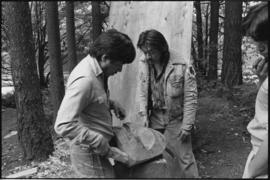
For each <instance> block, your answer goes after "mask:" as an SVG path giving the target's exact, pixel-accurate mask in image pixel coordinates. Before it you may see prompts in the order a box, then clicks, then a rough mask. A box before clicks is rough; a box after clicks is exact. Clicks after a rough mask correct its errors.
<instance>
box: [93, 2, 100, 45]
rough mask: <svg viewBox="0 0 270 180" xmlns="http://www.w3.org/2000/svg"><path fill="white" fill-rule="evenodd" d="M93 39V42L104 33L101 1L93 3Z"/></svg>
mask: <svg viewBox="0 0 270 180" xmlns="http://www.w3.org/2000/svg"><path fill="white" fill-rule="evenodd" d="M92 25H93V29H92V39H93V41H95V40H96V38H97V37H98V36H99V35H100V34H101V32H102V16H101V13H100V1H92Z"/></svg>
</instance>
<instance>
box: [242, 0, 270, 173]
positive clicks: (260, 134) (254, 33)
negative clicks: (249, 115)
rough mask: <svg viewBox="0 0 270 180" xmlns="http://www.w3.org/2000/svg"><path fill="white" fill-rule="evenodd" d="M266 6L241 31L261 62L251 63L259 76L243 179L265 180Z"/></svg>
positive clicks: (254, 9) (250, 14) (260, 6)
mask: <svg viewBox="0 0 270 180" xmlns="http://www.w3.org/2000/svg"><path fill="white" fill-rule="evenodd" d="M267 4H268V3H267V2H263V3H260V4H257V5H255V6H253V7H252V8H251V9H250V10H249V12H248V14H247V16H246V17H245V18H244V21H243V31H244V33H245V34H246V35H247V36H251V38H252V39H253V40H255V42H256V45H257V47H258V51H259V53H260V54H261V55H262V56H263V57H264V59H260V60H257V61H256V62H255V63H254V68H255V72H256V73H257V74H258V76H259V91H258V94H257V97H256V105H255V116H254V119H252V120H251V121H250V122H249V124H248V126H247V129H248V132H249V133H250V134H251V144H252V150H251V152H250V154H249V156H248V158H247V162H246V165H245V170H244V174H243V178H268V61H269V58H268V40H269V21H268V7H267Z"/></svg>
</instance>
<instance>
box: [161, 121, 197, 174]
mask: <svg viewBox="0 0 270 180" xmlns="http://www.w3.org/2000/svg"><path fill="white" fill-rule="evenodd" d="M181 125H182V122H179V121H174V122H170V123H169V124H168V125H167V127H166V128H165V132H164V135H165V138H166V140H167V142H168V145H167V146H168V147H169V148H170V149H172V150H173V151H174V152H175V154H176V155H177V157H178V162H179V166H180V170H179V171H181V174H182V175H181V176H182V177H179V178H198V177H199V173H198V167H197V164H196V161H195V157H194V154H193V152H192V143H191V136H189V137H188V139H187V141H185V142H181V141H179V140H178V139H177V136H178V134H179V131H180V128H181Z"/></svg>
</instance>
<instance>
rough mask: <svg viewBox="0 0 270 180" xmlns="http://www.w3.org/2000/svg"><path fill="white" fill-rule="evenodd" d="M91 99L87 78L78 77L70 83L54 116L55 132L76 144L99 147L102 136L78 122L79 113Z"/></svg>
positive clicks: (89, 84)
mask: <svg viewBox="0 0 270 180" xmlns="http://www.w3.org/2000/svg"><path fill="white" fill-rule="evenodd" d="M93 100H94V97H93V84H92V82H91V80H90V79H89V78H86V77H80V78H77V79H76V80H74V81H73V82H72V83H70V84H69V85H68V86H67V88H66V92H65V96H64V98H63V100H62V103H61V105H60V108H59V110H58V114H57V117H56V121H55V125H54V129H55V131H56V133H57V134H59V135H60V136H63V137H66V138H68V139H70V140H71V141H72V142H74V143H76V144H87V145H90V147H93V148H97V147H99V146H100V144H102V143H101V142H102V141H104V138H103V136H102V135H101V134H99V133H97V132H94V131H92V130H90V129H89V128H87V127H84V126H82V125H81V123H79V118H80V113H81V112H82V111H83V109H84V108H85V107H86V106H87V105H88V104H89V103H91V101H93Z"/></svg>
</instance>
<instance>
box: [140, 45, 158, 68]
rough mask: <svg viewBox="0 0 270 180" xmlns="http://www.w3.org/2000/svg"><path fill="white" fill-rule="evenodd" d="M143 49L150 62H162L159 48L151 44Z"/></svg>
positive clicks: (146, 58)
mask: <svg viewBox="0 0 270 180" xmlns="http://www.w3.org/2000/svg"><path fill="white" fill-rule="evenodd" d="M141 50H142V52H143V53H144V56H145V60H146V61H147V62H149V63H150V64H155V63H160V61H161V53H160V52H159V51H158V50H157V49H155V48H153V47H150V46H143V47H142V48H141Z"/></svg>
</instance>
